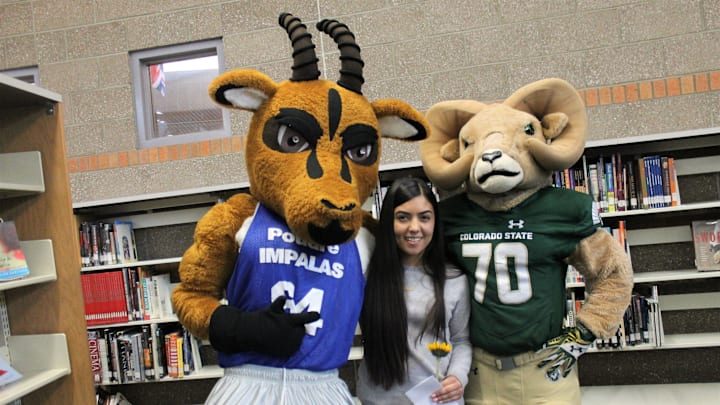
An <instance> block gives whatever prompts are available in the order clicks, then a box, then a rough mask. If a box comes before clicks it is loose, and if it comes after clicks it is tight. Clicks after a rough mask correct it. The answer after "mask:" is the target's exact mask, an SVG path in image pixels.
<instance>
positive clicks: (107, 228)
mask: <svg viewBox="0 0 720 405" xmlns="http://www.w3.org/2000/svg"><path fill="white" fill-rule="evenodd" d="M79 231H80V259H81V262H82V266H83V267H90V266H102V265H110V264H128V263H134V262H137V261H138V256H137V249H136V245H135V231H134V229H133V224H132V222H131V221H114V222H113V223H108V222H86V221H84V222H82V223H81V224H80V230H79Z"/></svg>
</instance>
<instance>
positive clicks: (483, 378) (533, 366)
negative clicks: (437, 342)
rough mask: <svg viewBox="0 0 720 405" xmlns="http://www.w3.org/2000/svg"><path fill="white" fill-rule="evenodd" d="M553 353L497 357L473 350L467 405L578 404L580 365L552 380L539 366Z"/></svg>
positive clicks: (544, 369)
mask: <svg viewBox="0 0 720 405" xmlns="http://www.w3.org/2000/svg"><path fill="white" fill-rule="evenodd" d="M550 352H551V350H543V351H540V352H538V353H536V352H527V353H522V354H519V355H516V356H512V357H497V356H493V355H491V354H490V353H488V352H486V351H483V350H481V349H478V348H474V349H473V361H472V366H471V367H470V380H469V382H468V385H467V387H466V388H465V404H467V405H535V404H552V405H555V404H558V405H579V404H580V383H579V381H578V375H577V364H576V365H575V367H574V368H573V370H572V372H570V374H568V376H567V377H565V378H563V377H562V376H560V377H559V378H558V379H557V380H556V381H551V380H550V379H549V378H548V377H547V376H546V375H545V371H546V369H547V367H549V366H547V367H545V368H538V366H537V365H538V363H539V362H540V361H541V360H542V359H544V358H545V357H546V356H547V355H548V354H549V353H550Z"/></svg>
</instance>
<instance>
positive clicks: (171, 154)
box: [168, 145, 178, 160]
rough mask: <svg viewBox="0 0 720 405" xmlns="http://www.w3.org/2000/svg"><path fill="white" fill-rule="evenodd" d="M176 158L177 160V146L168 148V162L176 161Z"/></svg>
mask: <svg viewBox="0 0 720 405" xmlns="http://www.w3.org/2000/svg"><path fill="white" fill-rule="evenodd" d="M177 158H178V146H177V145H170V146H168V160H177Z"/></svg>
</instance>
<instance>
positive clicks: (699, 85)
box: [695, 73, 710, 93]
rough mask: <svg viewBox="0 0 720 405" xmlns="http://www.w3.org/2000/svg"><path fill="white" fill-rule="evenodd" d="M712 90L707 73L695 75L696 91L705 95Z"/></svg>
mask: <svg viewBox="0 0 720 405" xmlns="http://www.w3.org/2000/svg"><path fill="white" fill-rule="evenodd" d="M708 90H710V82H709V81H708V75H707V73H699V74H696V75H695V91H697V92H698V93H704V92H706V91H708Z"/></svg>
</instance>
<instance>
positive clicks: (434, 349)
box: [427, 340, 452, 381]
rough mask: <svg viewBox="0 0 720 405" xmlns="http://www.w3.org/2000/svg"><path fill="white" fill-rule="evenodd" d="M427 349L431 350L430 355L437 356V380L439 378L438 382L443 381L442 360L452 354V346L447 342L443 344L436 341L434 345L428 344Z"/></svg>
mask: <svg viewBox="0 0 720 405" xmlns="http://www.w3.org/2000/svg"><path fill="white" fill-rule="evenodd" d="M427 348H428V350H430V353H432V355H433V356H435V378H437V380H438V381H442V379H443V377H442V375H441V374H440V358H441V357H445V356H447V355H448V354H450V350H452V345H451V344H450V343H446V342H442V343H441V342H438V341H437V340H436V341H434V342H432V343H428V345H427Z"/></svg>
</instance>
